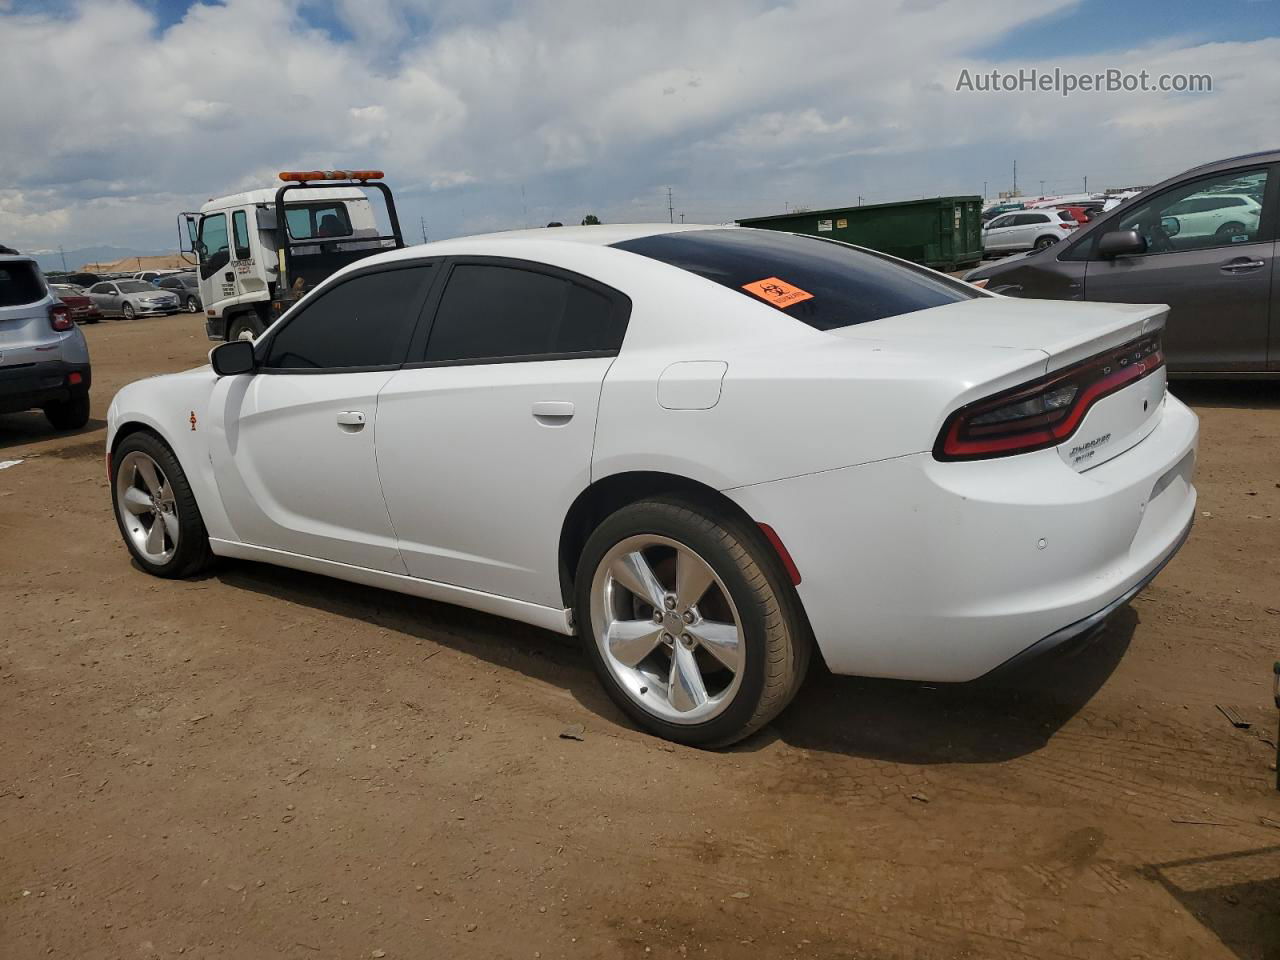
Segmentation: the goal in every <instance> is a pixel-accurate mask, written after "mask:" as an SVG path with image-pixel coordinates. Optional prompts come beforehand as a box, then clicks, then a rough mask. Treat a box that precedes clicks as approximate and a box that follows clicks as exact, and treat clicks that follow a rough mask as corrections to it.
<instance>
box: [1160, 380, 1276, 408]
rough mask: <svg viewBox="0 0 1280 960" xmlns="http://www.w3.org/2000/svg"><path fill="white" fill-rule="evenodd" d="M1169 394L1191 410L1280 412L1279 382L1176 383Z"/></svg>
mask: <svg viewBox="0 0 1280 960" xmlns="http://www.w3.org/2000/svg"><path fill="white" fill-rule="evenodd" d="M1169 392H1170V393H1172V394H1173V395H1174V396H1175V397H1177V398H1178V399H1179V400H1181V401H1182V402H1183V403H1185V404H1188V405H1189V406H1193V407H1236V408H1239V409H1243V410H1275V409H1280V381H1276V380H1178V379H1176V378H1175V379H1173V380H1170V381H1169Z"/></svg>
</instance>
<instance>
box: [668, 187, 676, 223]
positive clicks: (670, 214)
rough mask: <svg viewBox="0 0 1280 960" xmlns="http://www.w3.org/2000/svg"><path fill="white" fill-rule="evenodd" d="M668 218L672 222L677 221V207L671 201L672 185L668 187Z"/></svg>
mask: <svg viewBox="0 0 1280 960" xmlns="http://www.w3.org/2000/svg"><path fill="white" fill-rule="evenodd" d="M667 219H668V220H669V221H670V222H672V223H675V222H676V208H675V204H673V203H672V202H671V188H670V187H667Z"/></svg>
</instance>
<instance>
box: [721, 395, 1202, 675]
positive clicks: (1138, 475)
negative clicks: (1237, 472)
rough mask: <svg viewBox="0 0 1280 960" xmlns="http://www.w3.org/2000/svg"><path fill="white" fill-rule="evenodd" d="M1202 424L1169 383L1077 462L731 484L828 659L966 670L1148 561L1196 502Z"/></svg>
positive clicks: (1015, 462) (1038, 457) (1137, 573)
mask: <svg viewBox="0 0 1280 960" xmlns="http://www.w3.org/2000/svg"><path fill="white" fill-rule="evenodd" d="M1197 438H1198V421H1197V420H1196V417H1195V414H1193V413H1192V412H1191V411H1190V410H1188V409H1187V408H1186V407H1185V406H1184V405H1183V404H1182V403H1180V402H1179V401H1178V400H1176V399H1175V398H1172V397H1169V398H1167V400H1166V401H1165V409H1164V411H1163V413H1162V416H1161V417H1160V420H1159V423H1158V424H1157V425H1156V427H1155V428H1154V429H1153V430H1152V431H1151V432H1150V433H1149V434H1148V435H1147V436H1146V437H1145V438H1144V439H1143V440H1142V441H1141V442H1140V443H1139V444H1137V445H1136V446H1134V447H1133V448H1131V449H1130V450H1128V451H1126V452H1125V453H1123V454H1121V455H1119V456H1117V457H1115V458H1114V459H1112V460H1109V461H1107V462H1105V463H1102V464H1100V465H1099V466H1097V467H1094V468H1092V469H1090V470H1087V471H1085V472H1083V473H1079V472H1077V471H1076V470H1074V469H1072V468H1071V467H1069V466H1068V465H1066V464H1064V463H1063V461H1062V458H1061V456H1060V455H1059V453H1058V451H1057V450H1055V449H1048V450H1042V451H1038V452H1035V453H1030V454H1024V455H1021V456H1017V457H1006V458H1002V459H998V460H981V461H971V462H967V463H940V462H938V461H936V460H934V459H933V457H932V456H931V455H929V454H913V455H910V456H906V457H898V458H894V459H891V460H884V461H881V462H878V463H870V464H864V465H862V466H857V467H848V468H845V469H843V470H832V471H827V472H826V473H820V474H812V475H809V476H803V477H796V478H792V479H789V480H780V481H775V482H773V483H766V484H757V485H754V486H751V487H742V488H739V489H736V490H729V491H726V493H727V494H728V496H730V497H731V498H733V499H734V500H735V501H736V502H737V503H738V504H739V505H741V506H742V507H743V509H744V510H746V512H747V513H748V514H749V515H750V516H751V517H752V518H754V519H755V520H757V521H759V522H761V523H768V524H769V525H770V526H772V527H773V529H774V530H775V531H776V532H777V533H778V536H779V537H780V538H781V539H782V542H783V543H784V544H785V545H786V547H787V550H788V551H789V552H790V554H791V556H792V558H793V559H794V560H795V563H796V566H797V567H798V569H799V572H800V575H801V578H802V579H801V583H800V585H799V586H798V587H797V592H798V593H799V596H800V599H801V602H802V603H803V605H804V608H805V612H806V614H807V615H808V617H809V621H810V623H811V625H812V626H813V631H814V636H815V638H816V640H817V642H818V646H819V647H820V649H821V650H822V653H823V656H824V658H825V659H826V661H827V665H828V666H829V667H830V668H831V670H832V671H833V672H835V673H848V674H858V675H865V676H881V677H895V678H899V679H907V680H926V681H936V682H963V681H968V680H973V679H976V678H978V677H980V676H983V675H984V674H987V673H989V672H990V671H992V670H994V669H995V668H996V667H999V666H1001V665H1002V664H1004V663H1006V662H1007V661H1009V660H1010V659H1011V658H1014V657H1017V656H1019V655H1022V654H1023V653H1024V652H1026V654H1027V656H1028V657H1029V656H1031V655H1032V652H1031V651H1033V650H1034V649H1035V648H1040V649H1047V648H1049V647H1052V646H1057V645H1059V644H1060V643H1062V642H1065V641H1067V640H1069V639H1071V638H1072V637H1076V636H1079V635H1080V634H1082V633H1085V632H1087V631H1088V630H1089V629H1090V628H1091V627H1092V626H1094V625H1095V624H1096V621H1097V620H1101V619H1105V617H1106V616H1107V615H1108V614H1109V613H1110V612H1113V610H1114V609H1116V608H1119V607H1120V606H1122V605H1123V604H1124V603H1125V602H1126V601H1127V600H1128V599H1129V598H1130V597H1131V596H1132V595H1133V594H1134V593H1135V592H1136V591H1137V590H1138V589H1140V588H1141V587H1142V586H1143V585H1145V583H1146V582H1148V581H1149V580H1150V579H1151V578H1152V577H1154V576H1155V574H1156V573H1157V572H1158V570H1159V569H1160V568H1161V567H1162V566H1163V565H1164V564H1165V563H1166V562H1167V561H1168V560H1169V559H1170V558H1171V557H1172V556H1173V554H1174V553H1175V552H1176V551H1177V549H1178V547H1179V546H1180V545H1181V543H1182V540H1183V539H1184V537H1185V535H1186V532H1187V529H1188V527H1189V525H1190V523H1191V519H1192V517H1193V516H1194V513H1195V503H1196V491H1195V487H1194V486H1193V485H1192V475H1193V473H1194V467H1195V448H1196V441H1197Z"/></svg>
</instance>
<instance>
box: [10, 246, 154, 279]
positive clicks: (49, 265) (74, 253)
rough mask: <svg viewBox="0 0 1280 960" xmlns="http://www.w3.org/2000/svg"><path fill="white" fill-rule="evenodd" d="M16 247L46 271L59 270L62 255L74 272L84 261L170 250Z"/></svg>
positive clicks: (108, 261)
mask: <svg viewBox="0 0 1280 960" xmlns="http://www.w3.org/2000/svg"><path fill="white" fill-rule="evenodd" d="M18 249H19V250H20V251H21V252H22V253H25V254H27V255H28V256H32V257H35V258H36V261H37V262H38V263H39V264H40V269H41V270H44V271H45V272H46V273H48V272H50V271H61V270H62V263H63V256H64V255H65V257H66V264H67V269H68V270H70V271H72V272H75V271H77V270H79V269H80V267H81V266H83V265H84V264H86V263H111V262H113V261H115V260H119V259H121V258H122V257H152V256H158V255H161V254H165V253H171V252H172V251H169V250H138V249H135V248H133V247H113V246H109V245H104V246H100V247H78V248H77V249H75V250H67V251H64V252H63V253H59V252H58V251H57V250H23V249H22V248H21V247H19V248H18Z"/></svg>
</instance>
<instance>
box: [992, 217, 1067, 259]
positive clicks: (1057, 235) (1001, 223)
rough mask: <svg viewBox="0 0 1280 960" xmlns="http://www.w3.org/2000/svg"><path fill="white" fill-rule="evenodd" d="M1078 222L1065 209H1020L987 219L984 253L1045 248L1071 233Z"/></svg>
mask: <svg viewBox="0 0 1280 960" xmlns="http://www.w3.org/2000/svg"><path fill="white" fill-rule="evenodd" d="M1078 226H1079V224H1078V223H1076V220H1075V217H1073V216H1071V214H1070V213H1068V212H1067V211H1066V210H1017V211H1014V212H1013V213H1005V214H1001V215H1000V216H998V217H995V218H993V219H991V220H988V221H987V223H986V225H985V226H984V227H983V228H982V252H983V253H1014V252H1016V251H1020V250H1043V249H1044V248H1045V247H1048V246H1052V245H1053V244H1055V243H1057V242H1058V241H1059V240H1061V239H1062V238H1063V237H1066V236H1068V235H1070V233H1071V231H1072V230H1074V229H1076V227H1078Z"/></svg>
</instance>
